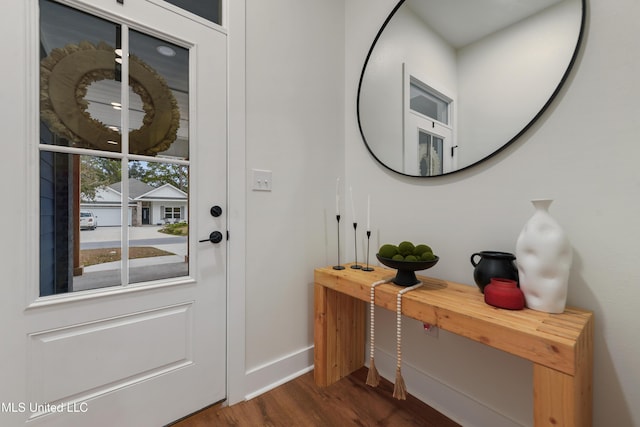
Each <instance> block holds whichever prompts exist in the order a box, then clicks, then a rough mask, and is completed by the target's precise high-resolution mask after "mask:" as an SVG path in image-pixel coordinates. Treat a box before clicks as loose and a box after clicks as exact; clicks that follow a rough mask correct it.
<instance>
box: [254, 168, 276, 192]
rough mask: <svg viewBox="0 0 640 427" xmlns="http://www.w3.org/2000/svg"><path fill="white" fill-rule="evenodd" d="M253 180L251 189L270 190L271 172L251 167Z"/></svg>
mask: <svg viewBox="0 0 640 427" xmlns="http://www.w3.org/2000/svg"><path fill="white" fill-rule="evenodd" d="M252 173H253V178H252V179H253V181H252V185H251V189H252V190H253V191H271V187H272V185H273V184H272V182H271V180H272V175H273V174H272V173H271V171H268V170H261V169H252Z"/></svg>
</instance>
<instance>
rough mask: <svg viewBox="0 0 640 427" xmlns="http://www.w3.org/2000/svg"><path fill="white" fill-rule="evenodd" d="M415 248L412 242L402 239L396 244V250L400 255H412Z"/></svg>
mask: <svg viewBox="0 0 640 427" xmlns="http://www.w3.org/2000/svg"><path fill="white" fill-rule="evenodd" d="M415 248H416V247H415V246H414V245H413V243H411V242H407V241H404V242H402V243H400V244H399V245H398V252H400V255H402V256H407V255H413V250H414V249H415Z"/></svg>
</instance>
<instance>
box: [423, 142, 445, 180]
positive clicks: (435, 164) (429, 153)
mask: <svg viewBox="0 0 640 427" xmlns="http://www.w3.org/2000/svg"><path fill="white" fill-rule="evenodd" d="M443 142H444V141H443V139H442V138H439V137H437V136H434V135H431V134H429V133H426V132H422V131H421V132H420V136H419V139H418V164H419V167H420V176H433V175H440V174H442V162H443V160H444V157H443V151H442V147H443Z"/></svg>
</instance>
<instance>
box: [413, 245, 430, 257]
mask: <svg viewBox="0 0 640 427" xmlns="http://www.w3.org/2000/svg"><path fill="white" fill-rule="evenodd" d="M425 252H431V253H433V251H432V250H431V247H430V246H429V245H417V246H416V247H415V249H414V250H413V254H414V255H415V256H418V257H419V256H421V255H422V254H423V253H425Z"/></svg>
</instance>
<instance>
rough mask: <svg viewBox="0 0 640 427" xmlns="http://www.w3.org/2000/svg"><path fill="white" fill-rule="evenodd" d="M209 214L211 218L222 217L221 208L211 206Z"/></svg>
mask: <svg viewBox="0 0 640 427" xmlns="http://www.w3.org/2000/svg"><path fill="white" fill-rule="evenodd" d="M209 212H210V213H211V216H213V217H216V218H217V217H219V216H220V215H222V208H221V207H220V206H218V205H215V206H211V209H210V210H209Z"/></svg>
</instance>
